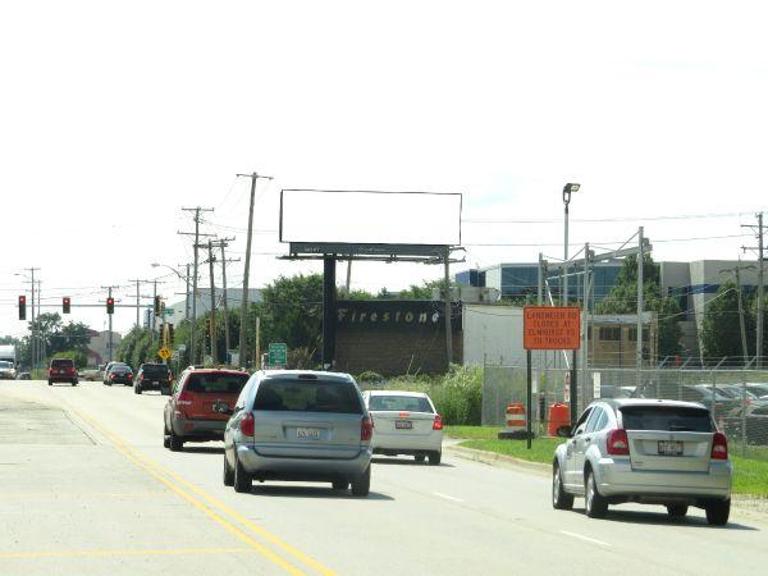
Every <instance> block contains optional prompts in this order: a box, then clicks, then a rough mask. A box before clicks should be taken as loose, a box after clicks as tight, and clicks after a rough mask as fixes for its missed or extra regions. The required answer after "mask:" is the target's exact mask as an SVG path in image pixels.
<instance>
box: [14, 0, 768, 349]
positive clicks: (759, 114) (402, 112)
mask: <svg viewBox="0 0 768 576" xmlns="http://www.w3.org/2000/svg"><path fill="white" fill-rule="evenodd" d="M766 16H768V7H765V6H764V3H761V2H740V1H738V0H737V1H731V2H728V3H723V2H708V1H701V0H699V1H692V2H689V1H684V0H681V1H676V2H668V1H665V2H656V1H646V2H642V3H640V2H616V1H609V2H590V1H580V2H568V1H545V0H542V1H539V2H512V1H509V0H508V1H502V2H486V1H482V0H473V1H472V2H451V1H445V0H443V1H439V2H431V1H420V2H417V1H413V0H411V1H396V0H395V1H393V0H390V1H387V2H360V1H359V0H358V1H354V2H334V1H324V2H294V1H290V0H287V1H286V0H283V1H281V2H259V1H248V2H234V1H232V2H196V1H190V0H185V1H157V0H154V1H151V2H146V1H141V0H132V1H131V2H107V1H104V0H99V1H79V0H69V1H68V2H58V1H38V0H26V1H25V2H3V3H2V4H0V53H2V54H3V60H2V66H1V67H0V70H2V77H1V78H2V81H1V84H2V88H1V89H0V158H1V159H2V161H1V162H0V194H2V208H1V209H0V210H1V211H0V214H2V216H3V217H2V225H1V226H0V238H2V242H3V244H4V248H3V258H2V261H0V335H5V334H9V335H16V336H20V335H23V334H24V333H25V330H26V323H24V322H20V321H19V320H18V319H17V310H16V301H17V296H18V294H20V293H22V291H23V290H24V289H25V287H26V288H27V290H28V288H29V272H28V271H26V269H28V268H30V267H36V268H39V270H37V271H36V272H35V277H36V279H39V280H41V281H42V284H41V289H42V297H43V300H42V303H43V304H45V305H49V306H51V307H50V308H48V309H47V311H60V308H59V306H60V303H61V298H62V297H63V296H70V297H71V298H72V303H73V313H72V314H71V316H69V318H68V319H71V320H73V321H82V322H86V323H87V324H89V325H90V326H91V327H93V328H95V329H104V328H105V327H106V314H105V313H104V310H102V309H98V308H78V307H77V305H78V304H80V303H83V304H85V303H90V304H98V303H103V302H104V300H105V298H106V290H105V289H103V288H102V287H105V286H110V285H113V286H117V287H118V288H115V292H114V294H115V297H116V299H117V301H118V302H119V303H132V302H135V294H136V287H135V282H131V281H132V280H136V279H141V280H152V279H159V280H160V281H161V282H163V283H162V284H160V285H159V287H158V290H159V292H160V294H161V295H162V296H163V297H165V298H167V299H168V301H170V302H173V301H175V300H177V299H181V298H183V296H177V295H176V293H178V292H181V291H183V289H184V287H183V284H180V283H179V282H178V280H177V278H176V275H175V274H174V273H173V272H172V271H171V270H170V269H169V268H166V267H164V266H160V267H152V266H151V264H152V263H160V264H163V265H165V266H171V267H176V268H178V267H179V266H180V265H184V264H186V263H187V262H190V261H191V260H192V241H191V239H190V237H189V236H185V235H180V234H178V232H189V231H192V230H193V229H194V223H193V219H192V217H193V213H192V212H189V211H185V210H183V208H190V207H196V206H201V207H204V208H212V209H213V211H212V212H204V213H203V220H204V223H203V224H202V226H201V231H202V232H204V233H209V234H217V235H218V237H230V238H231V237H235V240H233V241H232V242H231V244H230V248H229V251H228V254H227V255H228V256H230V257H232V258H241V261H240V262H234V263H232V264H230V267H229V268H228V273H227V276H228V282H229V284H230V286H235V285H237V283H239V282H241V281H242V277H243V260H244V254H245V238H246V234H245V230H246V227H247V221H248V198H249V186H250V180H249V179H247V178H239V177H237V176H236V174H238V173H251V172H258V173H259V174H262V175H265V176H271V177H272V178H273V179H271V180H267V179H263V180H259V181H258V186H257V195H256V207H255V218H254V222H255V229H256V233H255V235H254V241H253V246H252V259H253V264H252V271H251V281H250V285H251V287H254V286H255V287H258V286H263V285H265V284H268V283H269V282H271V281H272V280H274V279H275V278H277V277H278V276H280V275H286V276H290V275H293V274H298V273H310V272H319V271H321V269H322V267H321V265H319V264H318V263H313V262H295V261H285V260H278V259H277V257H278V256H280V255H283V254H286V253H287V246H286V245H285V244H281V243H280V242H279V239H278V234H277V230H278V227H279V209H278V207H279V196H280V191H281V190H282V189H283V188H318V189H336V190H387V191H403V190H418V191H429V192H437V193H460V194H462V199H463V201H462V207H463V212H462V226H461V238H462V246H463V247H464V248H465V249H466V255H465V257H466V262H465V263H463V264H455V265H454V266H453V267H452V270H453V271H455V272H457V271H460V270H463V269H466V268H469V267H475V266H481V267H483V266H491V265H493V264H497V263H499V262H534V261H536V260H537V259H538V254H539V252H543V253H544V254H545V255H547V256H549V257H551V258H552V259H553V260H554V259H555V258H557V257H562V254H563V203H562V197H561V191H562V188H563V185H564V184H565V183H566V182H578V183H580V184H581V186H582V187H581V190H580V191H579V192H578V193H577V194H575V195H574V196H573V199H572V202H571V205H570V235H569V243H570V245H571V253H573V252H574V251H576V250H577V248H574V247H578V246H583V245H584V243H585V242H590V244H591V245H594V246H599V247H601V249H612V248H617V247H618V246H619V245H621V244H622V243H623V242H624V241H626V240H628V239H629V238H631V237H632V236H633V235H634V234H635V233H636V232H637V230H638V228H639V227H640V226H643V227H644V232H645V235H646V237H648V238H649V239H650V241H651V243H652V245H653V256H654V258H655V259H656V260H677V261H687V260H699V259H736V258H737V257H739V256H740V255H741V253H742V251H741V246H744V245H746V246H754V245H756V240H755V239H754V235H753V234H752V233H751V232H750V230H749V229H745V228H743V227H742V225H744V224H755V223H756V218H755V214H756V212H758V211H762V210H768V200H767V198H768V185H766V182H765V170H764V169H763V168H764V166H765V162H766V158H768V139H766V134H768V112H767V111H766V109H767V108H768V104H767V103H768V35H766V34H765V32H764V24H765V22H766ZM321 216H322V215H318V218H320V217H321ZM354 216H355V215H354V214H349V217H350V218H353V217H354ZM381 218H382V220H384V221H391V230H392V242H397V241H398V234H397V232H398V224H399V222H398V218H397V215H396V213H394V212H393V213H389V214H387V213H382V215H381ZM424 225H425V226H429V218H428V216H427V215H425V217H424ZM743 257H744V258H751V259H754V258H755V255H754V253H752V252H747V253H746V254H744V255H743ZM201 274H202V276H201V282H202V284H203V285H207V283H208V274H207V270H206V271H205V273H204V274H203V273H202V272H201ZM441 274H442V270H441V269H439V267H436V266H425V265H420V264H418V265H417V264H396V265H392V264H383V263H381V264H373V263H366V264H356V265H355V266H353V273H352V288H355V289H364V290H368V291H371V292H377V291H378V290H379V289H380V288H382V287H386V288H387V289H388V290H390V291H394V290H398V289H401V288H405V287H407V286H409V285H410V284H421V283H422V282H423V281H425V280H431V279H435V278H438V277H439V276H440V275H441ZM338 276H339V279H340V280H341V279H343V278H345V276H346V271H345V265H339V272H338ZM217 283H220V279H218V280H217ZM150 286H151V285H149V284H142V287H141V293H142V294H143V295H150V294H151V287H150ZM142 302H144V303H149V300H148V299H145V300H142ZM43 310H44V311H46V309H43ZM135 318H136V316H135V311H134V310H132V309H129V308H125V309H123V308H118V310H117V312H116V313H115V315H114V318H113V319H114V327H115V329H117V330H119V331H123V332H124V331H127V330H128V329H130V327H131V325H132V324H133V323H134V322H135Z"/></svg>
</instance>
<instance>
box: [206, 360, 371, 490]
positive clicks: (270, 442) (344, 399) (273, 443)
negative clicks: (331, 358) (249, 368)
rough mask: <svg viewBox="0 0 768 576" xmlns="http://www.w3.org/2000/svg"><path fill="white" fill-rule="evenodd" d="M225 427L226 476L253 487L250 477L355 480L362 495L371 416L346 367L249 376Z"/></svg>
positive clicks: (366, 486)
mask: <svg viewBox="0 0 768 576" xmlns="http://www.w3.org/2000/svg"><path fill="white" fill-rule="evenodd" d="M219 411H221V412H223V413H229V414H231V418H230V419H229V422H227V426H226V429H225V432H224V484H225V485H227V486H234V488H235V490H236V491H237V492H250V490H251V486H252V482H253V480H258V481H260V482H264V481H265V480H294V481H315V482H330V483H331V484H332V485H333V488H334V489H336V490H346V489H347V488H348V487H349V485H350V484H351V485H352V494H353V495H355V496H367V495H368V492H369V490H370V483H371V456H372V451H371V439H372V437H373V422H372V421H371V418H370V415H369V414H368V411H367V409H366V407H365V404H364V402H363V398H362V395H361V393H360V389H359V388H358V386H357V383H356V382H355V380H354V379H353V378H352V377H351V376H350V375H348V374H341V373H331V372H313V371H287V370H286V371H265V372H257V373H255V374H254V375H253V376H251V378H250V380H248V383H247V384H246V385H245V387H244V388H243V390H242V392H241V393H240V397H239V398H238V399H237V403H236V404H235V406H234V408H233V409H230V408H229V407H225V406H221V407H220V408H219Z"/></svg>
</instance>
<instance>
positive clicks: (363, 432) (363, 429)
mask: <svg viewBox="0 0 768 576" xmlns="http://www.w3.org/2000/svg"><path fill="white" fill-rule="evenodd" d="M371 438H373V419H372V418H371V417H370V416H365V417H363V420H362V422H360V440H362V441H363V442H368V441H369V440H370V439H371Z"/></svg>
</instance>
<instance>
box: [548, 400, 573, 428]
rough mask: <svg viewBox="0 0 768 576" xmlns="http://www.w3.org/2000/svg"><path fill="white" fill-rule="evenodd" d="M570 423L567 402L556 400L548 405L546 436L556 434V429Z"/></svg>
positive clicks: (569, 410) (569, 409) (569, 411)
mask: <svg viewBox="0 0 768 576" xmlns="http://www.w3.org/2000/svg"><path fill="white" fill-rule="evenodd" d="M570 425H571V407H570V405H568V404H562V403H560V402H556V403H555V404H551V405H550V406H549V425H548V426H547V435H548V436H557V431H558V430H559V429H560V428H562V427H563V426H570Z"/></svg>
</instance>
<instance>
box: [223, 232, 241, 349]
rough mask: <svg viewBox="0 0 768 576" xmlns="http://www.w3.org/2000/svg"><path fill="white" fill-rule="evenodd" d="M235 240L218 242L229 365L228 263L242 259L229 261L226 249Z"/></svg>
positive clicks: (225, 239) (228, 239)
mask: <svg viewBox="0 0 768 576" xmlns="http://www.w3.org/2000/svg"><path fill="white" fill-rule="evenodd" d="M234 240H235V239H234V238H222V239H220V240H219V241H218V245H219V248H220V249H221V289H222V295H223V297H224V300H223V304H224V346H225V347H226V349H227V352H226V360H227V364H229V363H230V361H231V360H230V357H229V351H230V350H231V348H232V345H231V343H230V336H229V296H228V295H227V263H228V262H240V258H237V259H233V260H227V257H226V255H225V253H224V248H227V247H228V246H229V244H228V243H229V242H232V241H234Z"/></svg>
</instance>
